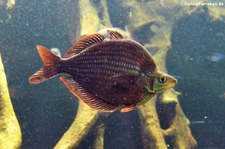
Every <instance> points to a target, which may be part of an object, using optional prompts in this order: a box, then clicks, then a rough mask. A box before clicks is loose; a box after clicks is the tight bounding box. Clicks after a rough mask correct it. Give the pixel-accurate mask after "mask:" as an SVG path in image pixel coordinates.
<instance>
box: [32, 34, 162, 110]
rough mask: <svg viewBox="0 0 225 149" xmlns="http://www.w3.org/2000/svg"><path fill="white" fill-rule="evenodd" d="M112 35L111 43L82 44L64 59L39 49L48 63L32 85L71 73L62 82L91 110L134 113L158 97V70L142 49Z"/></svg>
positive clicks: (93, 39) (100, 39)
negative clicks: (148, 96)
mask: <svg viewBox="0 0 225 149" xmlns="http://www.w3.org/2000/svg"><path fill="white" fill-rule="evenodd" d="M108 33H109V35H110V36H111V39H110V40H106V39H104V36H103V35H101V34H93V35H89V36H86V37H84V38H82V39H80V40H78V41H77V42H76V43H75V44H73V46H72V47H71V48H70V49H69V50H68V51H67V52H66V53H65V56H66V58H63V59H59V58H58V57H56V56H55V55H53V56H52V57H50V56H49V55H50V54H49V51H46V50H41V48H38V51H39V53H40V55H41V57H42V60H43V61H44V63H45V61H46V63H45V66H44V67H43V68H42V69H41V70H40V71H38V72H37V73H36V74H34V75H33V76H32V77H31V78H30V79H29V80H30V82H31V83H40V82H41V81H44V80H45V79H47V78H49V77H52V76H54V75H56V74H58V73H67V74H69V76H67V77H65V76H62V77H60V79H61V80H62V81H63V83H64V84H65V85H66V86H67V87H68V89H69V90H70V91H71V92H72V93H73V94H74V95H75V96H76V97H78V99H80V100H82V101H83V102H85V103H86V104H88V105H89V106H90V107H92V108H95V109H98V110H103V111H115V110H116V109H120V110H121V111H122V112H127V111H130V110H132V109H134V108H135V107H136V105H137V104H138V103H141V101H142V100H143V98H144V97H145V96H146V94H151V95H155V94H156V92H155V90H154V85H155V78H156V75H159V73H158V69H157V66H156V64H155V62H154V60H153V59H152V57H151V55H150V54H149V53H148V51H147V50H146V49H145V48H144V47H143V46H142V45H140V44H139V43H137V42H136V41H133V40H130V39H124V38H123V36H122V35H121V34H119V33H118V32H114V31H108ZM39 49H40V50H39ZM42 49H43V48H42ZM42 55H43V56H42ZM44 55H45V56H44ZM46 55H47V56H46ZM47 57H50V58H47ZM49 59H54V62H53V61H49ZM51 62H52V63H51ZM48 65H49V66H48Z"/></svg>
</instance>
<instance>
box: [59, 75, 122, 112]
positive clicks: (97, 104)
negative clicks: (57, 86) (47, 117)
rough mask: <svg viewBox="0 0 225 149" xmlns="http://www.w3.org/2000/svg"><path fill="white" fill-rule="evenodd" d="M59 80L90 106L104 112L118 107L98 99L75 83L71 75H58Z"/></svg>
mask: <svg viewBox="0 0 225 149" xmlns="http://www.w3.org/2000/svg"><path fill="white" fill-rule="evenodd" d="M60 80H61V81H62V82H63V83H64V84H65V85H66V87H67V88H68V89H69V91H70V92H71V93H72V94H73V95H75V96H76V97H77V98H78V99H79V100H82V101H83V102H85V103H86V104H87V105H88V106H89V107H91V108H94V109H97V110H101V111H105V112H113V111H115V110H116V109H117V108H118V107H117V106H113V105H111V104H109V103H106V102H105V101H103V100H102V99H99V98H98V97H96V96H95V95H93V94H91V93H90V92H89V91H88V90H86V89H85V88H84V87H82V86H81V85H80V84H79V83H77V82H76V81H75V80H74V79H73V78H72V77H64V76H62V77H60Z"/></svg>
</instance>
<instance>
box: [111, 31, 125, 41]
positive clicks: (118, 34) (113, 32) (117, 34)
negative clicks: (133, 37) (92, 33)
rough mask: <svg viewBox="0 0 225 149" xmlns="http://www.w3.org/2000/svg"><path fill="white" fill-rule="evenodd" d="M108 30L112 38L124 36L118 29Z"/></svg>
mask: <svg viewBox="0 0 225 149" xmlns="http://www.w3.org/2000/svg"><path fill="white" fill-rule="evenodd" d="M107 32H108V34H109V36H110V38H111V39H123V38H124V37H123V35H122V34H120V33H119V32H117V31H113V30H107Z"/></svg>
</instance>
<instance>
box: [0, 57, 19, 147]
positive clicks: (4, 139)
mask: <svg viewBox="0 0 225 149" xmlns="http://www.w3.org/2000/svg"><path fill="white" fill-rule="evenodd" d="M21 143H22V135H21V130H20V126H19V123H18V120H17V118H16V115H15V112H14V109H13V106H12V102H11V100H10V96H9V90H8V85H7V79H6V75H5V70H4V66H3V63H2V59H1V54H0V148H2V149H17V148H20V146H21Z"/></svg>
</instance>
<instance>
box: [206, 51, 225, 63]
mask: <svg viewBox="0 0 225 149" xmlns="http://www.w3.org/2000/svg"><path fill="white" fill-rule="evenodd" d="M224 58H225V54H222V53H219V52H214V53H212V55H210V56H208V57H207V59H208V60H210V61H212V62H219V61H221V60H222V59H224Z"/></svg>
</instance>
